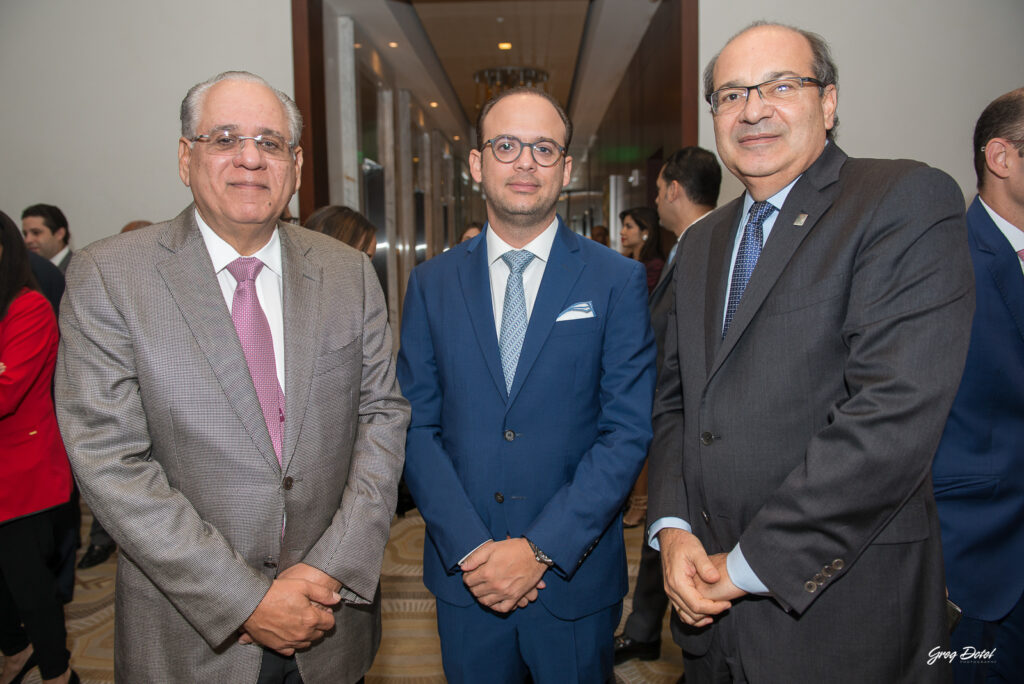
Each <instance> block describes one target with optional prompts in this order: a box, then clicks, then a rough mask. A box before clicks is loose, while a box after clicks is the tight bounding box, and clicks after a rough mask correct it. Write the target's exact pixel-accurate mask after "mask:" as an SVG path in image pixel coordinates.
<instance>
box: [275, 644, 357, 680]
mask: <svg viewBox="0 0 1024 684" xmlns="http://www.w3.org/2000/svg"><path fill="white" fill-rule="evenodd" d="M256 684H302V676H301V675H300V674H299V666H298V664H297V663H296V662H295V656H283V655H281V654H280V653H278V652H277V651H271V650H270V649H269V648H265V649H263V660H262V661H261V662H260V676H259V678H258V679H257V680H256ZM356 684H363V678H360V679H359V681H358V682H356Z"/></svg>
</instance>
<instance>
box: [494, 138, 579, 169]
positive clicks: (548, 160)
mask: <svg viewBox="0 0 1024 684" xmlns="http://www.w3.org/2000/svg"><path fill="white" fill-rule="evenodd" d="M488 145H490V146H491V151H492V152H494V158H495V159H497V160H498V161H500V162H501V163H502V164H511V163H512V162H514V161H515V160H517V159H519V155H521V154H522V153H523V148H526V147H529V148H530V154H532V155H533V161H535V162H537V164H538V165H540V166H554V165H555V164H557V163H558V160H559V159H561V158H562V155H563V154H565V148H564V147H562V146H561V145H559V144H558V143H556V142H555V141H554V140H548V139H547V138H541V139H540V140H537V141H535V142H532V143H528V142H523V141H522V140H520V139H519V138H517V137H515V136H513V135H499V136H496V137H494V138H491V139H490V140H488V141H487V142H485V143H484V144H483V145H481V146H480V149H483V148H485V147H487V146H488Z"/></svg>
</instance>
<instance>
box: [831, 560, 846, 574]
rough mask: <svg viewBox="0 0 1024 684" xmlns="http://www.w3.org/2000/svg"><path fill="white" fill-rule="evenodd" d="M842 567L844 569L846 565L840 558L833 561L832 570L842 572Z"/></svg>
mask: <svg viewBox="0 0 1024 684" xmlns="http://www.w3.org/2000/svg"><path fill="white" fill-rule="evenodd" d="M844 567H846V563H844V562H843V559H842V558H836V559H835V560H834V561H832V569H833V570H837V571H838V570H842V569H843V568H844Z"/></svg>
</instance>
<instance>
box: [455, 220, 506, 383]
mask: <svg viewBox="0 0 1024 684" xmlns="http://www.w3.org/2000/svg"><path fill="white" fill-rule="evenodd" d="M458 274H459V284H460V286H461V287H460V289H461V290H462V294H463V297H465V302H466V308H467V309H468V310H469V320H470V323H471V324H472V325H473V331H474V332H475V333H476V339H477V344H479V345H480V351H481V353H483V355H484V361H485V362H486V364H487V370H489V371H490V372H491V379H492V380H494V386H495V388H497V390H498V394H500V395H501V397H502V399H505V398H506V392H505V373H504V371H502V369H501V356H500V354H499V353H498V336H497V333H496V332H495V331H496V330H497V328H496V327H495V322H494V307H493V306H492V304H491V276H490V269H489V267H488V263H487V240H486V239H485V235H481V236H480V237H478V238H476V239H475V240H474V243H473V244H472V245H471V246H470V247H469V249H468V250H466V254H465V255H464V256H463V257H462V259H461V260H460V261H459V265H458Z"/></svg>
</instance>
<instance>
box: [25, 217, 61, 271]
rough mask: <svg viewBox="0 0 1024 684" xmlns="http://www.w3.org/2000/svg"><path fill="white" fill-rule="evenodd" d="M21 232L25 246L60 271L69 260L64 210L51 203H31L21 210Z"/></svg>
mask: <svg viewBox="0 0 1024 684" xmlns="http://www.w3.org/2000/svg"><path fill="white" fill-rule="evenodd" d="M21 232H22V234H23V235H24V236H25V246H26V247H28V249H29V251H30V252H35V253H36V254H38V255H39V256H41V257H45V258H47V259H49V260H50V261H52V262H53V265H54V266H56V267H57V268H59V269H60V272H61V273H64V272H66V271H67V270H68V263H69V262H70V261H71V255H72V252H71V247H69V243H70V242H71V231H70V230H68V220H67V219H66V218H65V217H64V212H63V211H61V210H60V209H59V208H58V207H55V206H53V205H52V204H33V205H32V206H31V207H26V208H25V210H24V211H23V212H21Z"/></svg>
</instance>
